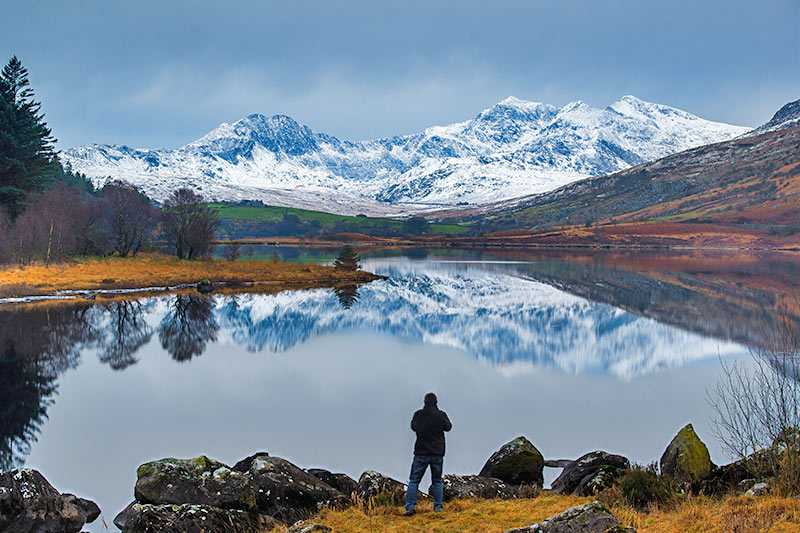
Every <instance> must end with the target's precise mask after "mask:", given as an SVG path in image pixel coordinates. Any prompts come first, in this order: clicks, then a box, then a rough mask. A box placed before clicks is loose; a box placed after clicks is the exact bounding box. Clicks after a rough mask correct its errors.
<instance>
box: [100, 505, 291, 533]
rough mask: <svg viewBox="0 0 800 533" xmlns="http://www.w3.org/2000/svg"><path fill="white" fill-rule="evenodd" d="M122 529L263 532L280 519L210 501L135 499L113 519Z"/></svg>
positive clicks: (136, 532) (141, 532) (137, 532)
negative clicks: (158, 502)
mask: <svg viewBox="0 0 800 533" xmlns="http://www.w3.org/2000/svg"><path fill="white" fill-rule="evenodd" d="M114 525H116V526H117V527H118V528H120V530H122V533H155V532H159V533H187V532H196V533H205V532H208V533H211V532H214V533H263V532H265V531H272V530H273V529H275V528H276V527H277V526H278V523H277V522H276V521H275V520H273V519H272V518H271V517H269V516H266V515H261V514H258V513H253V512H248V511H241V510H238V509H220V508H219V507H213V506H210V505H194V504H182V505H152V504H147V503H136V502H134V503H132V504H130V505H129V506H128V507H126V508H125V509H124V510H123V511H122V512H121V513H120V514H118V515H117V517H116V518H115V519H114Z"/></svg>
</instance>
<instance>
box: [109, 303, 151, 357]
mask: <svg viewBox="0 0 800 533" xmlns="http://www.w3.org/2000/svg"><path fill="white" fill-rule="evenodd" d="M147 307H149V305H146V304H144V303H142V302H139V301H119V302H113V303H111V304H108V305H106V306H104V307H103V310H104V311H105V312H106V313H108V322H107V325H106V327H105V328H103V329H104V334H103V336H102V337H101V338H100V339H99V340H98V343H97V348H98V357H99V358H100V362H102V363H107V364H108V365H109V366H110V367H111V368H112V369H114V370H124V369H126V368H128V367H129V366H131V365H133V364H136V363H137V362H138V359H136V357H134V355H135V353H136V352H137V351H138V350H139V348H141V347H142V346H144V345H145V344H147V343H148V341H150V338H151V337H152V336H153V328H151V327H150V325H149V324H148V323H147V321H146V320H145V318H144V313H145V311H146V309H147Z"/></svg>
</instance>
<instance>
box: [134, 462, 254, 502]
mask: <svg viewBox="0 0 800 533" xmlns="http://www.w3.org/2000/svg"><path fill="white" fill-rule="evenodd" d="M136 475H137V480H136V488H135V489H134V496H135V497H136V501H137V502H139V503H150V504H156V505H160V504H175V505H181V504H194V505H207V506H212V507H219V508H222V509H240V510H243V511H255V510H256V490H257V489H256V486H255V484H254V483H253V481H252V480H251V479H250V477H249V476H248V475H247V474H244V473H241V472H237V471H235V470H231V469H230V468H229V467H227V466H225V465H224V464H222V463H220V462H217V461H214V460H213V459H209V458H208V457H206V456H205V455H201V456H200V457H195V458H194V459H175V458H167V459H160V460H158V461H152V462H149V463H145V464H143V465H141V466H140V467H139V468H138V469H137V471H136Z"/></svg>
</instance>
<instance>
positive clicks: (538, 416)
mask: <svg viewBox="0 0 800 533" xmlns="http://www.w3.org/2000/svg"><path fill="white" fill-rule="evenodd" d="M334 253H335V251H331V250H328V251H326V250H303V249H296V248H295V249H284V248H273V247H264V249H255V250H246V255H254V256H263V257H267V258H268V257H271V256H273V255H275V254H277V255H279V256H281V257H285V258H289V259H295V260H301V261H327V260H329V259H330V258H331V257H332V255H333V254H334ZM364 267H365V268H366V269H368V270H371V271H373V272H378V273H380V274H383V275H385V276H388V279H387V280H385V281H379V282H374V283H371V284H368V285H364V286H361V287H359V288H343V289H339V290H337V291H334V290H330V289H319V290H309V291H292V292H283V293H278V294H272V295H262V294H243V295H236V296H221V295H217V296H211V297H203V296H200V295H191V296H186V295H183V296H175V295H169V296H157V297H151V298H145V299H142V300H138V301H128V302H114V303H102V304H97V305H90V304H80V305H66V306H64V305H52V304H50V305H44V306H42V305H38V306H25V307H8V306H6V307H0V356H2V358H0V363H2V364H1V365H0V405H2V407H1V408H0V411H2V414H0V417H1V418H0V467H4V468H8V467H11V466H14V465H20V464H25V465H29V466H31V467H34V468H37V469H40V470H41V471H42V472H43V473H44V474H45V475H46V477H47V478H48V479H49V480H50V481H51V482H52V483H53V484H54V485H55V486H56V487H57V488H59V489H60V490H62V491H68V492H74V493H76V494H79V495H82V496H85V497H89V498H92V499H94V500H96V501H97V502H98V503H99V505H100V506H101V508H102V509H103V518H104V519H105V521H106V523H107V524H108V528H109V530H112V531H113V530H115V528H114V526H113V525H112V524H111V520H112V519H113V517H114V516H115V515H116V513H117V512H118V511H119V510H121V509H122V508H123V507H124V506H125V505H126V504H127V503H128V502H129V501H130V500H131V499H132V495H133V485H134V482H135V471H136V467H137V466H138V465H139V464H140V463H143V462H145V461H148V460H152V459H156V458H161V457H168V456H177V457H190V456H196V455H199V454H207V455H209V456H211V457H214V458H216V459H219V460H221V461H224V462H228V463H233V462H235V461H237V460H238V459H240V458H242V457H245V456H246V455H248V454H251V453H253V452H254V451H257V450H267V451H269V452H270V453H271V454H273V455H278V456H281V457H285V458H287V459H289V460H291V461H293V462H295V463H296V464H298V465H300V466H303V467H324V468H328V469H331V470H334V471H341V472H346V473H348V474H350V475H351V476H353V477H355V478H357V477H358V476H359V474H360V473H361V472H362V471H364V470H366V469H376V470H380V471H382V472H385V473H387V474H389V475H392V476H394V477H396V478H398V479H405V478H406V476H407V470H408V467H409V461H410V453H411V449H412V444H413V434H412V433H411V432H410V430H409V428H408V423H409V420H410V416H411V413H412V412H413V411H414V410H415V409H416V408H418V407H419V406H420V404H421V399H422V396H423V394H424V393H425V392H427V391H430V390H432V391H436V392H437V394H438V395H439V398H440V404H441V407H442V408H443V409H445V410H446V411H447V412H448V413H449V415H450V418H451V419H452V421H453V426H454V427H453V431H452V433H450V434H449V436H448V455H447V457H446V460H445V468H446V470H447V471H449V472H453V473H476V472H477V471H478V470H479V469H480V468H481V466H482V465H483V462H484V461H485V459H486V458H487V457H488V456H489V455H490V454H491V453H492V452H493V451H494V450H495V449H496V448H497V447H498V446H500V445H501V444H503V443H504V442H506V441H508V440H510V439H511V438H513V437H515V436H517V435H526V436H527V437H528V438H530V439H531V440H532V441H533V442H534V443H535V444H536V446H537V447H538V448H539V449H540V450H541V451H542V452H543V454H544V455H545V457H546V458H552V459H555V458H574V457H577V456H579V455H581V454H583V453H585V452H587V451H591V450H596V449H604V450H608V451H612V452H617V453H621V454H624V455H626V456H628V457H629V458H630V459H631V460H633V461H637V462H640V463H649V462H651V461H655V460H658V458H659V457H660V455H661V453H662V451H663V449H664V447H665V446H666V445H667V443H668V442H669V440H670V439H671V438H672V436H673V435H674V433H675V432H676V431H677V430H678V429H679V428H680V427H681V426H683V425H684V424H686V423H687V422H692V423H693V424H694V426H695V429H696V430H697V431H698V433H699V434H700V436H701V437H702V438H704V440H705V441H706V443H707V444H708V446H709V448H710V450H711V453H712V457H713V459H714V460H715V461H716V462H717V463H722V462H725V461H727V459H728V457H726V456H725V454H724V453H723V451H722V449H721V448H720V446H719V445H718V443H717V441H716V440H715V439H714V436H713V431H712V429H713V426H712V420H711V419H712V412H711V408H710V407H709V405H708V403H707V401H706V394H707V389H708V388H709V387H710V386H712V385H713V384H714V383H715V382H716V380H717V379H718V377H719V375H720V371H721V368H720V359H734V358H742V359H743V360H746V359H747V358H748V357H749V356H748V348H750V347H757V346H759V345H760V344H761V343H763V342H764V339H766V338H767V337H768V335H769V332H770V330H771V329H772V328H773V327H774V325H775V324H777V323H778V322H779V321H781V320H791V321H793V322H795V323H798V324H800V321H798V317H797V314H796V310H797V306H794V307H792V305H790V304H789V303H790V302H791V298H792V297H796V296H797V294H798V289H799V287H798V285H797V283H798V281H797V272H798V270H797V262H796V260H795V259H794V258H788V259H787V258H786V257H783V256H779V257H768V258H730V257H727V256H711V257H709V256H703V257H693V256H689V257H687V256H658V257H655V256H638V255H619V254H617V255H614V254H588V253H573V254H566V253H563V252H562V253H552V254H541V253H540V254H533V253H523V252H506V253H499V252H472V251H456V250H442V251H421V250H411V251H402V252H397V251H395V252H374V253H371V254H368V255H367V258H366V259H365V261H364ZM787 302H789V303H787ZM555 474H557V472H556V471H554V470H553V471H550V472H549V475H548V476H547V480H548V481H549V480H551V479H552V478H553V476H554V475H555ZM89 529H90V530H91V531H105V527H104V526H103V525H102V523H101V522H98V523H96V524H94V525H93V527H92V528H89Z"/></svg>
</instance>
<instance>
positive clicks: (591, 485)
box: [551, 450, 631, 496]
mask: <svg viewBox="0 0 800 533" xmlns="http://www.w3.org/2000/svg"><path fill="white" fill-rule="evenodd" d="M630 467H631V463H630V461H628V459H627V458H625V457H623V456H621V455H615V454H611V453H606V452H604V451H601V450H598V451H595V452H589V453H587V454H586V455H583V456H581V457H579V458H578V459H576V460H575V461H573V462H571V463H569V464H567V465H566V466H565V467H564V470H563V471H562V472H561V475H559V476H558V477H557V478H556V479H555V481H553V483H552V485H551V488H552V490H553V492H556V493H558V494H573V495H575V496H594V495H595V494H597V493H599V492H600V491H602V490H603V489H606V488H608V487H610V486H611V485H613V483H614V481H615V480H616V479H617V478H618V477H619V476H620V475H621V474H622V473H623V472H625V470H628V469H629V468H630Z"/></svg>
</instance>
